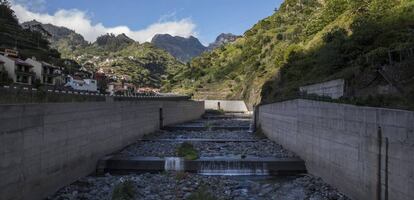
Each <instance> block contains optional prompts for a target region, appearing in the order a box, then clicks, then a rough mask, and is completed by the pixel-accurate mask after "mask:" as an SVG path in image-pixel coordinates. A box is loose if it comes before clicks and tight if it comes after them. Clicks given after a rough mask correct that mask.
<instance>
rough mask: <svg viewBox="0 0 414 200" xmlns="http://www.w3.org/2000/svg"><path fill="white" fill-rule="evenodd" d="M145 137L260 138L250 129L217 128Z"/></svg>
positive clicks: (162, 132) (146, 137)
mask: <svg viewBox="0 0 414 200" xmlns="http://www.w3.org/2000/svg"><path fill="white" fill-rule="evenodd" d="M144 139H227V140H237V139H247V140H255V139H260V137H257V136H256V135H254V134H252V133H249V132H248V131H228V130H216V131H182V130H181V131H178V130H177V131H159V132H157V133H154V134H150V135H147V136H145V137H144Z"/></svg>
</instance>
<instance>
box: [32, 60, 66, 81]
mask: <svg viewBox="0 0 414 200" xmlns="http://www.w3.org/2000/svg"><path fill="white" fill-rule="evenodd" d="M26 62H27V63H29V64H31V65H33V71H34V72H35V73H36V79H39V80H40V83H42V84H44V85H49V86H54V85H63V84H64V83H65V78H64V76H63V74H62V70H61V69H60V67H57V66H54V65H52V64H49V63H46V62H43V61H37V60H36V58H28V59H26Z"/></svg>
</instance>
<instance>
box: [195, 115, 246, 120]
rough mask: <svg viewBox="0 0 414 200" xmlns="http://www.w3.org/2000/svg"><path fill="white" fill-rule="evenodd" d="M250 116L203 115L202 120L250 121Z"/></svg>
mask: <svg viewBox="0 0 414 200" xmlns="http://www.w3.org/2000/svg"><path fill="white" fill-rule="evenodd" d="M251 118H252V115H204V116H203V119H251Z"/></svg>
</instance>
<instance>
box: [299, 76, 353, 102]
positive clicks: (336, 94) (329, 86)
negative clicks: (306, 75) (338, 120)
mask: <svg viewBox="0 0 414 200" xmlns="http://www.w3.org/2000/svg"><path fill="white" fill-rule="evenodd" d="M300 91H301V92H303V93H306V94H316V95H319V96H328V97H331V98H333V99H338V98H340V97H342V96H344V93H345V81H344V80H343V79H337V80H332V81H327V82H323V83H318V84H313V85H307V86H303V87H300Z"/></svg>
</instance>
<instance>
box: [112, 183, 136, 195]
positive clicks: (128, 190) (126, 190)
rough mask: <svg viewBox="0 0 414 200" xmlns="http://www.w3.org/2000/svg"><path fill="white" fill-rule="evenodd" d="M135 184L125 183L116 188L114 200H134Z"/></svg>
mask: <svg viewBox="0 0 414 200" xmlns="http://www.w3.org/2000/svg"><path fill="white" fill-rule="evenodd" d="M135 194H136V191H135V188H134V182H132V181H125V182H122V183H120V184H118V185H117V186H115V188H114V191H113V193H112V200H133V199H135Z"/></svg>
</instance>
